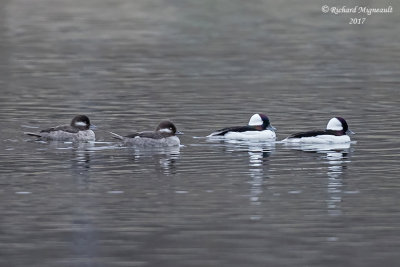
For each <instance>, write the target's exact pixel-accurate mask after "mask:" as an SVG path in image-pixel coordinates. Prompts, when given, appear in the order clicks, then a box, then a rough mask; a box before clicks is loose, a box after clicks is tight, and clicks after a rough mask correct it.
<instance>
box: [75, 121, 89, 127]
mask: <svg viewBox="0 0 400 267" xmlns="http://www.w3.org/2000/svg"><path fill="white" fill-rule="evenodd" d="M75 126H87V124H86V122H83V121H77V122H75Z"/></svg>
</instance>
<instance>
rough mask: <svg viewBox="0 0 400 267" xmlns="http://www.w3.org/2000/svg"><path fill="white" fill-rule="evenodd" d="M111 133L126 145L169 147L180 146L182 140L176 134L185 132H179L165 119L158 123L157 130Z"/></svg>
mask: <svg viewBox="0 0 400 267" xmlns="http://www.w3.org/2000/svg"><path fill="white" fill-rule="evenodd" d="M111 134H112V135H113V137H114V138H116V139H118V140H121V141H123V143H124V144H125V145H130V146H140V147H167V146H179V145H180V143H181V142H180V140H179V138H178V137H177V136H176V135H177V134H183V133H182V132H179V131H178V130H177V129H176V127H175V125H174V124H173V123H172V122H171V121H168V120H165V121H161V122H160V123H159V124H158V126H157V128H156V129H155V131H145V132H137V133H133V134H129V135H126V136H121V135H118V134H116V133H112V132H111Z"/></svg>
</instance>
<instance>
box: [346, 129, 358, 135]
mask: <svg viewBox="0 0 400 267" xmlns="http://www.w3.org/2000/svg"><path fill="white" fill-rule="evenodd" d="M346 134H356V133H355V132H353V131H352V130H350V129H349V130H347V131H346Z"/></svg>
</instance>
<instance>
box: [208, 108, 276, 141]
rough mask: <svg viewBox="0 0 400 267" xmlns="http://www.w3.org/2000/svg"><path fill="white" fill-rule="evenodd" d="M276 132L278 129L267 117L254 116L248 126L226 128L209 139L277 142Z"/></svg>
mask: <svg viewBox="0 0 400 267" xmlns="http://www.w3.org/2000/svg"><path fill="white" fill-rule="evenodd" d="M275 130H276V128H275V127H273V126H272V125H271V124H270V122H269V119H268V117H267V116H266V115H264V114H254V115H253V116H251V118H250V121H249V123H248V125H247V126H236V127H228V128H224V129H221V130H218V131H215V132H213V133H211V134H210V135H208V136H207V137H223V138H226V139H237V140H260V141H261V140H275V138H276V134H275Z"/></svg>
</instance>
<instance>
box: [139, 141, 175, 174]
mask: <svg viewBox="0 0 400 267" xmlns="http://www.w3.org/2000/svg"><path fill="white" fill-rule="evenodd" d="M179 158H180V147H165V148H151V149H133V159H134V161H135V162H139V163H141V164H143V163H146V166H147V165H148V163H151V162H153V163H155V168H156V170H158V171H159V172H160V173H162V174H164V175H171V174H175V173H176V171H177V169H176V168H177V167H176V162H177V161H178V160H179Z"/></svg>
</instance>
